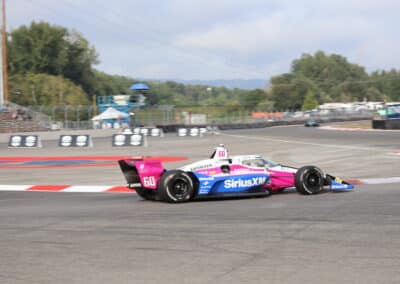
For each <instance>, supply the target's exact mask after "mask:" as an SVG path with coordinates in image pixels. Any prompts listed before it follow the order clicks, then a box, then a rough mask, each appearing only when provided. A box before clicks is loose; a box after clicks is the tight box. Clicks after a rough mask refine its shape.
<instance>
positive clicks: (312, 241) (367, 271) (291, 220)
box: [0, 126, 400, 283]
mask: <svg viewBox="0 0 400 284" xmlns="http://www.w3.org/2000/svg"><path fill="white" fill-rule="evenodd" d="M218 143H224V144H225V145H226V146H227V147H228V148H229V150H230V153H231V154H246V153H247V154H251V153H258V154H262V155H266V156H269V157H271V158H272V159H274V160H276V161H280V162H285V163H286V164H290V165H293V166H301V165H304V164H314V165H318V166H320V167H321V168H322V169H323V170H324V171H326V172H328V173H331V174H334V175H339V176H340V177H342V178H345V179H357V178H372V177H373V178H375V177H380V178H385V177H396V176H400V170H399V169H400V156H398V155H392V154H391V153H392V152H395V151H399V150H400V132H390V133H388V132H344V131H326V130H319V129H314V128H304V127H298V126H295V127H279V128H269V129H253V130H237V131H225V132H223V133H222V134H221V135H215V136H206V137H203V138H178V137H176V136H173V135H167V136H166V137H165V138H163V139H156V138H150V139H149V147H147V148H141V149H137V148H135V149H132V148H129V149H127V148H124V149H122V148H112V147H110V145H111V142H110V139H109V138H107V137H98V138H95V139H94V147H93V148H91V149H63V150H60V149H59V148H57V146H56V141H54V140H45V141H43V144H44V148H42V149H37V150H33V149H12V150H11V149H7V148H5V144H0V156H40V155H46V156H51V155H53V156H57V155H58V156H65V155H71V156H74V155H76V156H79V155H139V154H144V155H158V156H160V155H175V156H187V157H188V158H189V160H190V161H191V160H193V161H194V160H197V159H201V158H204V157H207V156H208V155H209V154H210V153H211V151H212V148H213V147H214V146H215V145H217V144H218ZM184 163H185V162H176V163H168V164H167V167H168V168H173V167H176V166H180V165H181V164H184ZM123 183H124V181H123V177H122V175H121V174H120V173H119V170H118V168H117V166H116V167H92V168H91V167H88V168H65V169H63V168H54V169H53V168H49V169H20V170H16V169H4V168H2V169H0V184H91V185H93V184H98V185H102V184H115V185H119V184H123ZM399 204H400V184H395V183H394V184H384V185H361V186H357V188H356V190H355V191H354V192H350V193H336V194H335V193H329V192H328V193H323V194H320V195H316V196H301V195H299V194H297V193H296V192H294V191H292V190H288V191H287V192H284V193H282V194H274V195H271V196H269V197H266V198H250V199H230V200H216V201H198V202H191V203H185V204H166V203H159V202H148V201H143V200H141V199H140V198H139V197H138V196H137V195H136V194H130V193H119V194H117V193H115V194H107V193H55V192H50V193H48V192H0V283H400V206H399Z"/></svg>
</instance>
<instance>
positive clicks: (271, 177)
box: [118, 145, 354, 203]
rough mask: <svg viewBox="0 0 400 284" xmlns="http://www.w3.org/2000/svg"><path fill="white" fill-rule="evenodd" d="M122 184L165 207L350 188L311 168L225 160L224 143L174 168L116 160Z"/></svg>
mask: <svg viewBox="0 0 400 284" xmlns="http://www.w3.org/2000/svg"><path fill="white" fill-rule="evenodd" d="M118 163H119V165H120V168H121V170H122V172H123V174H124V176H125V179H126V181H127V183H128V188H130V189H133V190H136V192H137V194H138V195H139V196H141V197H142V198H143V199H147V200H160V201H167V202H171V203H180V202H186V201H189V200H192V199H197V198H202V197H205V198H211V197H240V196H266V195H269V194H270V193H275V192H281V191H283V190H284V189H286V188H293V187H295V188H296V190H297V191H298V192H299V193H301V194H304V195H312V194H317V193H319V192H321V191H322V190H324V189H329V190H332V191H349V190H352V189H353V188H354V186H353V185H352V184H349V183H347V182H345V181H343V180H341V179H340V178H337V177H334V176H332V175H328V174H324V173H323V172H322V170H321V169H319V168H318V167H316V166H304V167H301V168H299V169H297V168H294V167H288V166H284V165H281V164H279V163H275V162H272V161H270V160H268V159H265V158H263V157H262V156H260V155H238V156H229V154H228V150H227V149H226V148H225V146H224V145H219V146H218V147H216V148H215V150H214V152H213V153H212V155H211V157H210V158H209V159H205V160H201V161H198V162H195V163H191V164H189V165H186V166H183V167H181V168H179V169H174V170H166V169H165V168H164V167H163V165H162V163H161V162H160V161H158V160H151V159H150V160H148V159H145V158H141V157H139V158H132V159H125V160H119V161H118Z"/></svg>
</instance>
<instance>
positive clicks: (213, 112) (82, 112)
mask: <svg viewBox="0 0 400 284" xmlns="http://www.w3.org/2000/svg"><path fill="white" fill-rule="evenodd" d="M12 111H13V112H16V111H20V112H21V113H24V114H26V115H25V116H23V117H22V118H21V117H18V119H14V118H10V119H9V120H6V119H2V123H3V126H1V125H0V128H3V129H8V130H9V131H7V132H16V131H26V130H25V129H24V127H23V125H25V124H26V126H27V127H25V128H28V129H29V128H32V129H33V128H34V129H38V130H39V129H40V130H43V129H47V130H58V129H91V128H94V127H95V125H94V123H93V121H91V118H92V117H94V116H95V115H97V114H98V113H99V110H98V108H97V107H96V106H92V105H90V106H25V107H20V106H17V105H14V106H12ZM374 113H375V111H373V110H362V111H355V110H341V109H336V110H329V111H306V112H301V111H291V110H285V111H273V112H272V111H266V110H263V109H248V108H244V107H241V106H186V107H175V106H172V105H163V106H152V107H143V108H140V109H139V108H138V109H132V110H131V117H130V118H131V125H129V126H130V127H134V126H156V125H159V126H167V125H189V126H190V125H193V126H196V125H229V124H252V123H266V122H280V121H285V122H290V121H304V120H307V119H321V120H337V119H341V120H354V119H372V118H373V115H374ZM24 121H28V122H24ZM33 122H35V123H33ZM115 122H116V123H115V126H117V127H118V128H122V127H124V125H122V124H119V123H118V119H116V120H115ZM108 127H110V126H109V125H103V126H102V128H108ZM111 127H114V124H113V125H112V126H111ZM125 127H126V126H125ZM21 129H23V130H21ZM2 132H6V131H2Z"/></svg>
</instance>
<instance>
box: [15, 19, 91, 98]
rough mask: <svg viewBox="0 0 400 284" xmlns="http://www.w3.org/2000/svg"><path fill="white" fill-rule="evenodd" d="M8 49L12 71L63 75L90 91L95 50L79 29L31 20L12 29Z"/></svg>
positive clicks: (16, 72)
mask: <svg viewBox="0 0 400 284" xmlns="http://www.w3.org/2000/svg"><path fill="white" fill-rule="evenodd" d="M8 49H9V69H10V74H11V75H15V74H26V73H37V74H38V73H45V74H50V75H55V76H63V77H66V78H68V79H70V80H72V81H73V82H75V83H76V84H78V85H81V86H82V88H83V89H84V90H85V91H86V92H87V93H89V94H93V89H94V87H93V86H94V83H95V80H94V75H93V65H95V64H97V63H98V60H97V54H96V51H95V49H94V47H91V46H89V43H88V41H87V40H86V39H84V38H83V37H82V36H81V35H80V34H79V33H77V32H75V31H68V30H67V29H66V28H63V27H59V26H55V25H50V24H49V23H45V22H39V23H36V22H32V23H31V24H30V26H21V27H19V28H17V29H15V30H13V31H11V33H10V39H9V42H8Z"/></svg>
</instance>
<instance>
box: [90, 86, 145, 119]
mask: <svg viewBox="0 0 400 284" xmlns="http://www.w3.org/2000/svg"><path fill="white" fill-rule="evenodd" d="M129 89H130V90H133V91H134V94H130V95H112V96H98V97H97V106H98V108H99V111H100V112H104V111H105V110H106V109H107V108H109V107H112V108H115V109H116V110H119V111H122V112H124V113H127V114H129V113H130V112H131V110H132V108H138V107H142V106H145V105H146V103H145V100H146V97H145V96H144V95H145V94H147V92H148V91H149V90H150V88H149V86H147V85H146V84H143V83H136V84H133V85H132V86H131V87H130V88H129ZM121 123H126V124H131V117H130V116H128V117H127V118H124V119H121Z"/></svg>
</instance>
